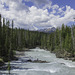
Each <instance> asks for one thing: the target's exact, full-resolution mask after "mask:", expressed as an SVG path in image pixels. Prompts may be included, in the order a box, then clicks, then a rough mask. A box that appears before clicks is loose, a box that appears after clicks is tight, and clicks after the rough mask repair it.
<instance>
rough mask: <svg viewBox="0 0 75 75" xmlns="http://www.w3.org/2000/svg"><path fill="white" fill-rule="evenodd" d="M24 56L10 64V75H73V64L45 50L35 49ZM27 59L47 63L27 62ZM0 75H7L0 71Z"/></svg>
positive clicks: (74, 67)
mask: <svg viewBox="0 0 75 75" xmlns="http://www.w3.org/2000/svg"><path fill="white" fill-rule="evenodd" d="M24 54H25V55H23V56H20V57H19V60H17V61H12V62H11V63H10V64H11V66H12V68H11V70H10V72H11V74H10V75H75V62H72V61H70V60H64V59H60V58H56V56H55V54H52V53H50V52H49V51H47V50H44V49H39V48H35V49H30V51H26V52H24ZM29 59H31V60H32V61H34V60H37V59H38V60H41V61H47V63H46V62H44V63H40V62H37V63H36V62H27V61H26V60H29ZM6 64H7V63H6ZM0 75H8V71H6V70H0Z"/></svg>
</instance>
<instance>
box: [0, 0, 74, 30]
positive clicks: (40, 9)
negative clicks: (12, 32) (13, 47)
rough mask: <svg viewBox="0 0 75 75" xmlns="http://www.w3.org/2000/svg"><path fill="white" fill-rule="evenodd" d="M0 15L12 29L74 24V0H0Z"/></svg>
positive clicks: (33, 28) (32, 28)
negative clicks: (9, 22) (10, 22)
mask: <svg viewBox="0 0 75 75" xmlns="http://www.w3.org/2000/svg"><path fill="white" fill-rule="evenodd" d="M0 13H1V14H2V17H5V18H7V19H8V20H10V21H11V20H14V27H20V28H24V29H30V30H38V29H44V28H51V27H61V26H62V24H63V23H64V24H65V25H71V24H73V23H74V19H73V18H74V17H75V0H0Z"/></svg>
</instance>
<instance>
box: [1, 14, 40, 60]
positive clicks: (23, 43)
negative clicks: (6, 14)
mask: <svg viewBox="0 0 75 75" xmlns="http://www.w3.org/2000/svg"><path fill="white" fill-rule="evenodd" d="M10 26H11V27H10ZM13 27H14V23H13V21H12V24H11V23H10V22H9V21H8V20H6V19H5V18H3V19H2V18H1V15H0V58H2V59H4V60H5V61H7V60H11V59H13V57H14V51H15V50H22V48H33V47H36V46H37V45H40V41H41V40H40V38H41V37H40V36H41V33H40V32H37V31H35V32H34V31H29V30H24V29H20V28H19V29H17V28H13Z"/></svg>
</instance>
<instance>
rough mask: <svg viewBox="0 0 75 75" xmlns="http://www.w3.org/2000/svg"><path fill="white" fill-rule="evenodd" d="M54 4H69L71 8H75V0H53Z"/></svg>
mask: <svg viewBox="0 0 75 75" xmlns="http://www.w3.org/2000/svg"><path fill="white" fill-rule="evenodd" d="M51 1H52V3H53V4H57V5H59V6H60V7H62V6H65V5H68V6H70V7H71V8H73V9H75V0H51Z"/></svg>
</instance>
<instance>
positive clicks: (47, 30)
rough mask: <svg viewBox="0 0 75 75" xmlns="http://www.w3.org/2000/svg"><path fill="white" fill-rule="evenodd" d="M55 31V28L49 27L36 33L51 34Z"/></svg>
mask: <svg viewBox="0 0 75 75" xmlns="http://www.w3.org/2000/svg"><path fill="white" fill-rule="evenodd" d="M55 30H56V28H55V27H51V28H44V29H40V30H38V31H40V32H45V33H51V32H54V31H55Z"/></svg>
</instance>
